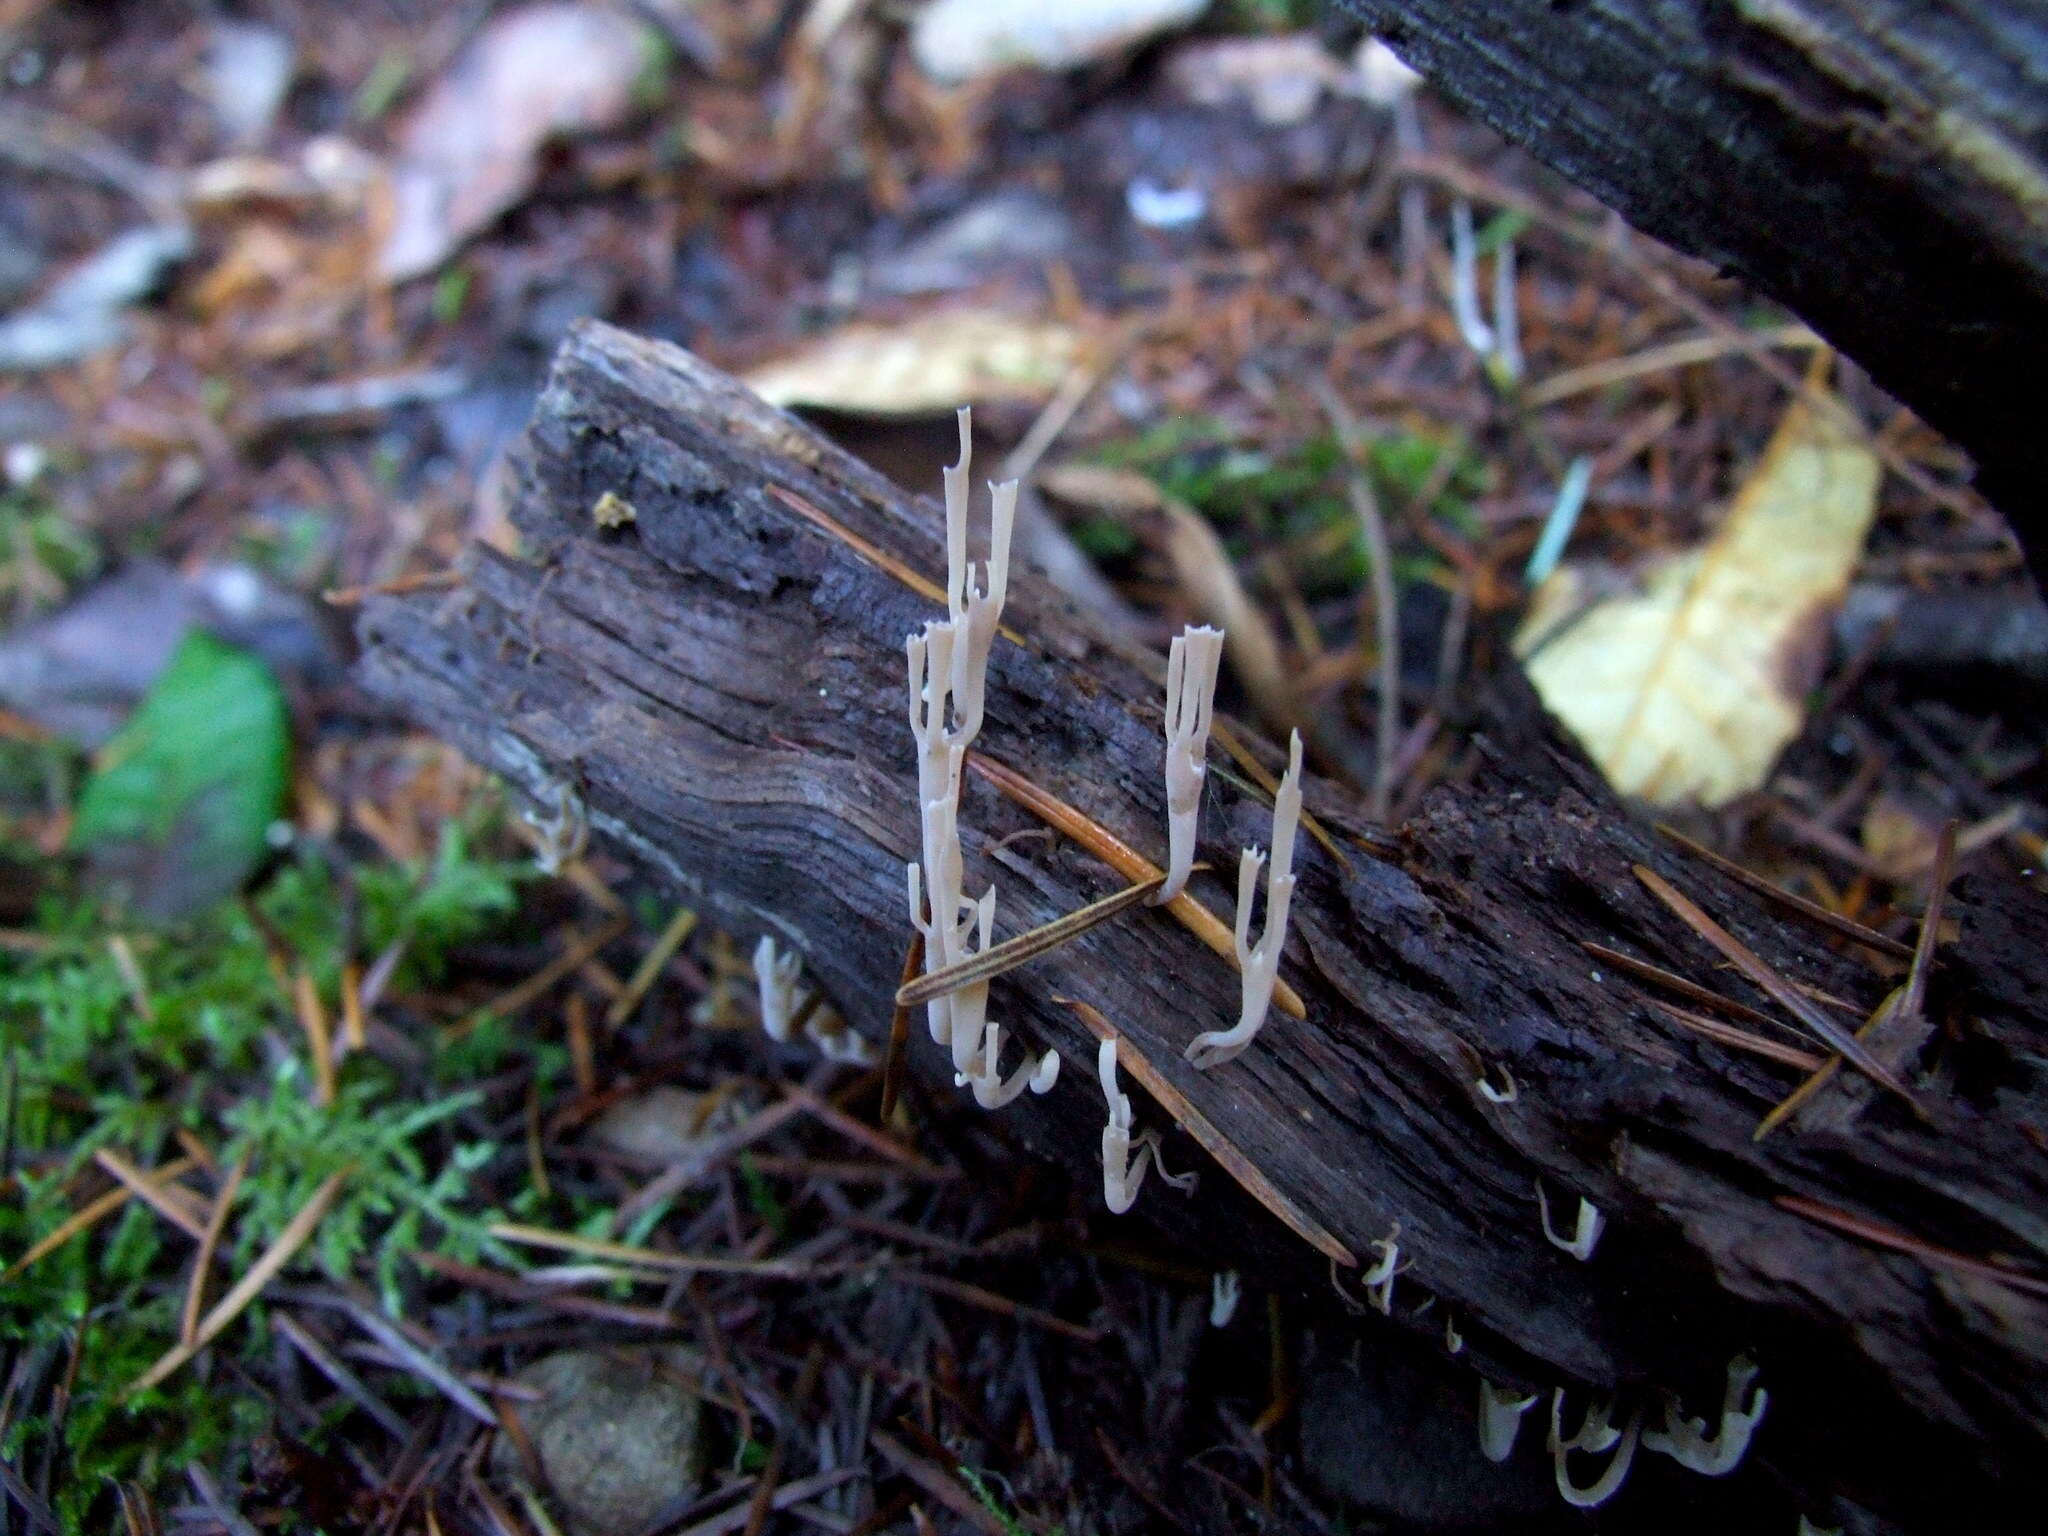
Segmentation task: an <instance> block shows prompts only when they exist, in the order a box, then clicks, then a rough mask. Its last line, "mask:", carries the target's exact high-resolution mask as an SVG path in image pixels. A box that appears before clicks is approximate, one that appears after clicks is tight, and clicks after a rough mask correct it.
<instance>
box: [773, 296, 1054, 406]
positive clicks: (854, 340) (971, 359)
mask: <svg viewBox="0 0 2048 1536" xmlns="http://www.w3.org/2000/svg"><path fill="white" fill-rule="evenodd" d="M1079 354H1080V337H1079V336H1078V335H1076V334H1075V332H1074V331H1073V330H1072V329H1071V328H1070V327H1068V326H1064V325H1059V324H1056V323H1054V322H1052V321H1049V320H1029V319H1021V318H1019V317H1017V316H1014V315H1007V314H1002V313H1000V312H997V311H994V310H972V309H951V310H935V311H932V312H930V313H927V314H923V315H919V316H918V317H916V318H915V319H912V320H908V321H905V322H903V323H902V324H900V325H873V324H868V323H865V322H860V323H856V324H853V325H848V326H844V327H842V328H840V329H839V330H836V331H833V332H832V333H831V334H830V335H827V336H824V337H821V338H820V339H818V340H817V341H815V342H813V343H811V344H810V345H809V346H807V347H805V348H804V349H803V350H802V351H800V352H797V353H795V354H793V355H791V356H789V357H786V358H782V359H780V360H779V361H776V362H773V363H769V364H768V365H766V366H765V367H762V368H758V369H756V370H755V371H754V372H752V373H750V374H748V375H747V383H748V384H749V385H751V386H752V387H753V389H754V392H755V393H756V394H758V395H760V396H761V398H762V399H764V400H766V401H767V402H768V403H769V404H770V405H803V406H817V407H823V408H825V409H827V410H838V411H849V412H853V413H855V414H858V415H863V416H923V415H929V414H932V413H934V412H950V411H951V410H953V409H954V408H955V407H956V406H960V405H969V404H971V405H988V404H993V403H996V402H999V401H1012V402H1014V401H1022V402H1025V403H1027V404H1034V405H1035V404H1039V403H1042V402H1043V401H1045V400H1046V399H1048V398H1049V397H1050V396H1051V394H1052V392H1053V390H1054V389H1055V388H1057V387H1058V385H1059V382H1060V380H1061V379H1063V378H1065V377H1066V374H1067V370H1068V369H1069V368H1071V367H1072V366H1073V364H1074V362H1075V359H1076V358H1077V357H1078V356H1079Z"/></svg>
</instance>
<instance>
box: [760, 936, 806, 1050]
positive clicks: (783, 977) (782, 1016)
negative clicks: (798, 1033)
mask: <svg viewBox="0 0 2048 1536" xmlns="http://www.w3.org/2000/svg"><path fill="white" fill-rule="evenodd" d="M802 969H803V957H802V956H800V955H796V954H787V955H784V954H778V953H777V952H776V949H775V939H774V937H773V936H772V935H770V934H765V933H764V934H762V935H761V942H760V943H758V944H756V945H755V946H754V980H755V982H756V984H757V985H758V986H759V988H760V992H761V1027H762V1028H763V1029H765V1030H767V1031H768V1038H769V1039H770V1040H773V1041H774V1042H775V1043H776V1044H778V1045H784V1044H787V1043H788V1041H789V1027H790V1024H791V1023H792V1022H793V1021H794V1020H795V1018H796V1010H797V987H796V978H797V973H798V972H799V971H801V970H802Z"/></svg>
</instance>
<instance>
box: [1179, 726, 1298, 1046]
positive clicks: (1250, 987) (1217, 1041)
mask: <svg viewBox="0 0 2048 1536" xmlns="http://www.w3.org/2000/svg"><path fill="white" fill-rule="evenodd" d="M1300 823H1301V732H1299V731H1296V732H1294V733H1293V735H1292V737H1291V738H1290V739H1289V741H1288V746H1287V774H1286V777H1284V778H1283V779H1281V781H1280V789H1279V792H1278V793H1277V794H1275V795H1274V796H1273V872H1272V875H1271V876H1270V877H1269V878H1268V880H1267V881H1266V926H1265V930H1264V931H1263V932H1262V933H1260V935H1259V943H1258V947H1257V948H1256V949H1254V948H1253V947H1252V945H1251V924H1252V897H1253V895H1254V894H1255V893H1256V892H1257V889H1258V883H1259V867H1260V865H1262V864H1264V863H1265V855H1264V854H1262V853H1260V852H1259V851H1258V850H1257V849H1256V848H1247V849H1245V850H1244V853H1243V854H1242V856H1241V857H1240V858H1239V860H1238V865H1237V965H1238V969H1239V970H1240V971H1241V972H1242V973H1243V976H1242V982H1243V1009H1242V1011H1241V1012H1240V1013H1239V1015H1238V1020H1237V1025H1236V1027H1235V1028H1233V1029H1214V1030H1209V1031H1207V1032H1206V1033H1204V1034H1199V1035H1197V1036H1195V1038H1194V1039H1193V1040H1192V1041H1190V1042H1189V1043H1188V1048H1187V1053H1186V1054H1187V1059H1188V1060H1189V1061H1190V1062H1191V1063H1193V1065H1194V1066H1195V1068H1196V1069H1197V1070H1198V1071H1203V1072H1206V1071H1208V1070H1209V1068H1211V1067H1216V1066H1221V1065H1222V1064H1223V1063H1224V1062H1226V1061H1229V1060H1231V1059H1232V1058H1234V1057H1235V1056H1237V1055H1238V1054H1239V1053H1240V1052H1241V1051H1243V1050H1244V1048H1245V1047H1246V1046H1248V1045H1250V1044H1251V1043H1252V1037H1253V1036H1255V1035H1257V1034H1258V1032H1259V1028H1260V1026H1261V1025H1263V1024H1264V1023H1265V1022H1266V1010H1267V1009H1268V1008H1270V1007H1271V1006H1272V1004H1273V983H1274V982H1275V981H1277V980H1278V979H1279V976H1280V952H1281V950H1282V949H1283V948H1284V947H1285V946H1286V943H1287V909H1288V905H1289V904H1290V903H1291V902H1292V900H1293V898H1294V833H1295V829H1296V828H1297V827H1298V826H1299V825H1300Z"/></svg>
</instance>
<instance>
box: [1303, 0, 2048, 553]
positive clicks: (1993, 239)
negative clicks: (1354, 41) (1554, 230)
mask: <svg viewBox="0 0 2048 1536" xmlns="http://www.w3.org/2000/svg"><path fill="white" fill-rule="evenodd" d="M1339 3H1341V4H1342V5H1343V7H1344V8H1345V9H1347V10H1349V11H1351V12H1352V13H1353V14H1355V15H1357V16H1359V17H1361V18H1363V19H1364V21H1365V22H1366V24H1367V25H1368V26H1370V27H1371V28H1372V29H1373V30H1374V31H1375V32H1377V33H1378V34H1379V35H1380V36H1381V37H1383V38H1385V39H1386V40H1387V41H1388V42H1389V43H1390V44H1391V45H1392V46H1393V47H1394V48H1395V49H1396V50H1398V51H1399V52H1400V54H1401V55H1402V56H1403V57H1404V58H1406V59H1407V60H1408V61H1409V62H1410V63H1411V64H1413V65H1414V66H1415V67H1416V68H1418V69H1420V70H1422V71H1423V72H1424V73H1425V74H1427V75H1428V76H1429V78H1430V80H1431V82H1432V83H1433V84H1435V85H1437V86H1439V87H1440V88H1441V89H1442V90H1443V91H1444V92H1445V94H1446V95H1448V96H1449V97H1450V98H1451V99H1452V100H1454V101H1456V102H1457V103H1458V104H1459V105H1460V106H1462V107H1464V108H1465V109H1466V110H1468V111H1470V112H1472V113H1473V114H1474V115H1476V116H1478V117H1480V118H1483V119H1484V120H1485V121H1487V122H1488V123H1490V124H1492V125H1493V127H1495V128H1496V129H1498V130H1499V131H1500V132H1501V133H1502V134H1504V135H1506V136H1507V137H1508V138H1510V139H1512V140H1514V141H1515V142H1516V143H1518V144H1521V145H1522V146H1524V147H1525V148H1527V149H1528V150H1530V151H1531V152H1532V153H1534V154H1535V155H1536V156H1537V157H1538V158H1540V159H1542V160H1543V161H1545V162H1546V163H1548V164H1549V165H1550V166H1552V167H1553V168H1554V169H1556V170H1558V171H1559V172H1561V173H1562V174H1564V175H1566V176H1568V177H1570V178H1571V179H1572V180H1573V181H1575V182H1577V183H1578V184H1579V185H1580V186H1582V187H1584V188H1585V189H1586V190H1587V191H1589V192H1591V193H1592V194H1593V195H1594V196H1596V197H1598V198H1599V199H1600V200H1601V201H1602V202H1604V203H1606V204H1607V205H1608V206H1609V207H1611V208H1614V209H1615V210H1617V211H1618V212H1620V213H1621V214H1622V215H1623V216H1624V217H1626V218H1627V219H1628V220H1629V221H1630V222H1631V223H1633V224H1635V225H1636V226H1637V227H1638V228H1640V229H1643V230H1646V231H1648V232H1649V233H1650V234H1652V235H1655V236H1656V237H1657V238H1658V239H1660V240H1662V241H1664V242H1666V243H1667V244H1669V245H1672V246H1675V247H1677V248H1678V249H1679V250H1682V251H1686V252H1689V253H1690V254H1692V255H1695V256H1699V257H1702V258H1703V259H1705V260H1707V261H1711V262H1713V263H1715V264H1716V265H1718V266H1720V267H1722V268H1724V269H1726V270H1727V271H1728V272H1730V273H1732V274H1735V275H1737V276H1739V277H1741V278H1742V279H1743V280H1744V281H1745V282H1747V283H1749V284H1750V285H1751V286H1753V287H1755V288H1756V289H1757V290H1759V291H1760V292H1763V293H1767V294H1770V295H1771V296H1773V297H1774V298H1776V299H1778V300H1780V301H1781V302H1782V303H1784V304H1785V305H1787V306H1788V307H1789V308H1791V309H1792V310H1793V311H1794V312H1796V313H1797V314H1798V315H1799V316H1800V317H1801V318H1802V319H1804V320H1806V321H1807V322H1808V323H1809V324H1811V325H1812V326H1813V327H1814V329H1816V330H1817V331H1819V332H1820V333H1821V334H1822V335H1824V336H1826V337H1827V338H1828V339H1829V340H1830V341H1832V342H1833V343H1834V344H1835V345H1836V346H1838V347H1840V348H1841V349H1842V350H1843V351H1844V352H1846V353H1848V354H1849V355H1850V356H1851V357H1853V358H1855V359H1856V360H1857V361H1858V362H1860V363H1861V364H1863V366H1864V367H1866V368H1868V369H1869V370H1870V372H1871V375H1872V376H1873V377H1874V378H1875V379H1876V380H1877V381H1878V383H1880V384H1882V385H1883V386H1884V387H1885V388H1886V389H1888V390H1890V391H1891V392H1892V393H1893V394H1895V395H1896V396H1898V398H1899V399H1901V400H1903V401H1904V402H1905V403H1906V404H1908V405H1910V406H1912V407H1913V409H1914V410H1916V411H1917V412H1919V413H1920V415H1921V416H1922V417H1923V418H1924V419H1925V420H1926V421H1927V422H1929V423H1930V424H1931V425H1933V426H1934V427H1936V428H1938V429H1939V430H1941V431H1943V432H1945V433H1947V434H1948V435H1949V436H1950V437H1951V438H1953V439H1954V440H1955V441H1956V442H1957V443H1958V444H1960V445H1961V446H1962V447H1963V448H1965V449H1967V450H1968V451H1969V452H1970V454H1971V455H1972V456H1973V457H1974V458H1975V459H1976V461H1977V466H1978V483H1979V486H1980V488H1981V489H1982V490H1983V491H1984V493H1985V495H1986V496H1987V497H1989V498H1990V500H1991V501H1992V503H1993V504H1994V505H1995V506H1997V507H1998V509H1999V510H2000V511H2001V512H2003V513H2004V514H2005V516H2006V518H2007V519H2008V520H2009V521H2010V522H2011V524H2012V526H2013V529H2014V531H2015V533H2016V534H2017V535H2018V537H2019V540H2020V543H2021V545H2022V546H2023V547H2024V548H2025V549H2026V551H2027V553H2028V557H2029V561H2030V563H2031V565H2032V568H2033V571H2034V575H2035V579H2036V580H2037V581H2039V582H2040V583H2041V584H2042V585H2043V587H2044V588H2048V434H2044V433H2043V432H2042V431H2041V430H2040V401H2041V397H2042V388H2041V382H2040V357H2041V338H2042V337H2043V336H2048V6H2044V5H2042V4H2041V3H2039V0H1770V3H1751V0H1339Z"/></svg>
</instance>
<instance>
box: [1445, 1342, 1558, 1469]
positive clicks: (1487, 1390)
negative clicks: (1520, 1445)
mask: <svg viewBox="0 0 2048 1536" xmlns="http://www.w3.org/2000/svg"><path fill="white" fill-rule="evenodd" d="M1447 1326H1448V1325H1447ZM1535 1401H1536V1394H1535V1393H1534V1392H1531V1393H1529V1394H1527V1395H1526V1396H1517V1395H1516V1394H1515V1393H1514V1392H1512V1391H1510V1390H1509V1389H1508V1388H1506V1387H1496V1386H1495V1385H1494V1384H1493V1383H1492V1382H1490V1381H1488V1380H1487V1379H1486V1378H1485V1377H1484V1376H1482V1377H1480V1378H1479V1454H1480V1455H1482V1456H1484V1457H1485V1458H1486V1459H1487V1460H1488V1461H1506V1460H1507V1459H1508V1457H1509V1456H1510V1455H1512V1454H1513V1452H1514V1449H1515V1436H1516V1434H1517V1433H1519V1432H1520V1430H1521V1428H1522V1415H1523V1414H1525V1413H1527V1412H1528V1411H1529V1409H1530V1407H1531V1406H1532V1405H1533V1404H1534V1403H1535Z"/></svg>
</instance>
